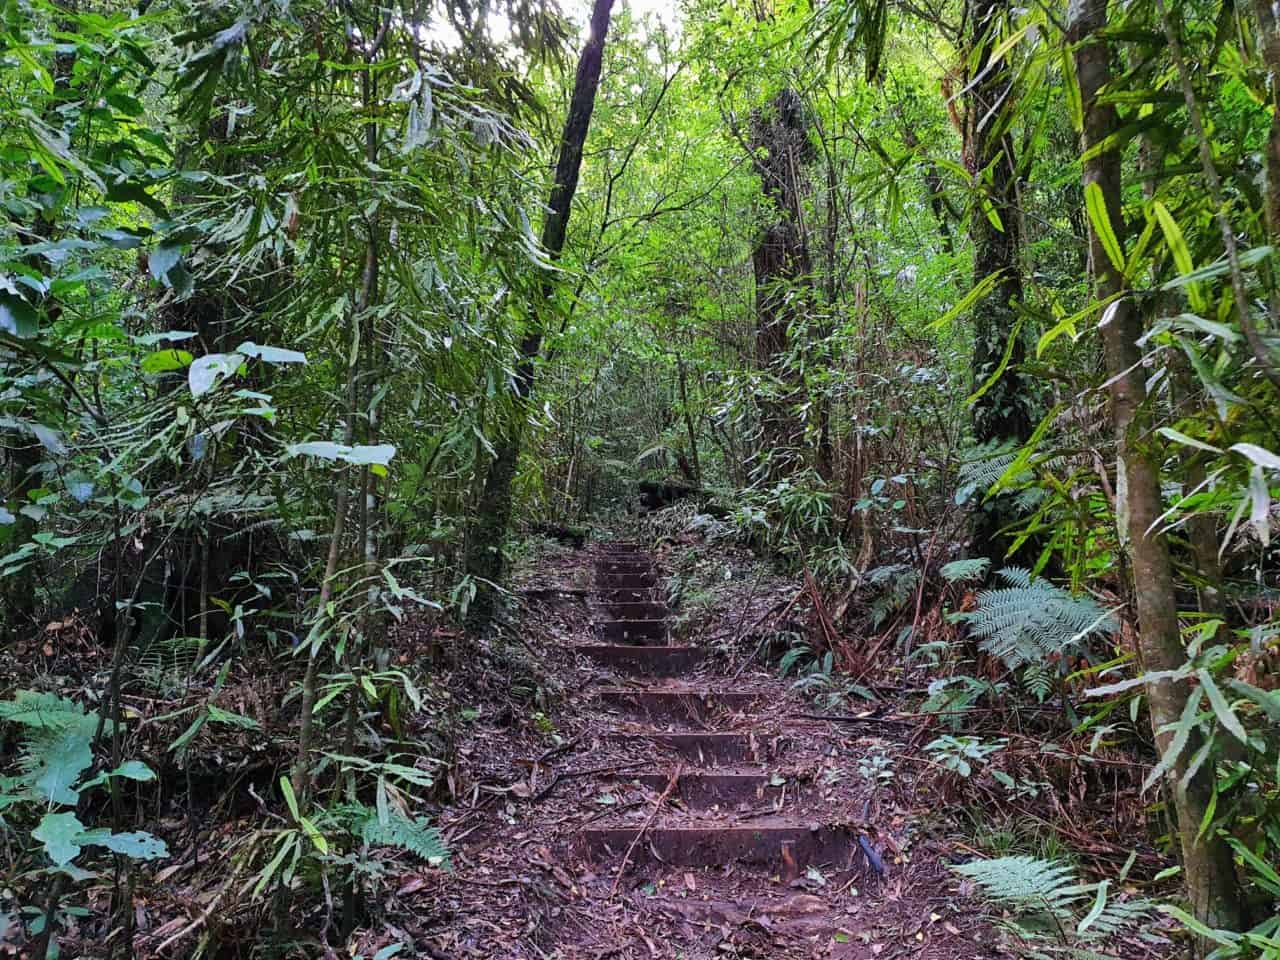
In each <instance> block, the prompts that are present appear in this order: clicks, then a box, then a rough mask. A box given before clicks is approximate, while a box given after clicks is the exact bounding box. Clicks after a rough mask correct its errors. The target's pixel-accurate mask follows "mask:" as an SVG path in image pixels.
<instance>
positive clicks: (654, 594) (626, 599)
mask: <svg viewBox="0 0 1280 960" xmlns="http://www.w3.org/2000/svg"><path fill="white" fill-rule="evenodd" d="M596 597H597V598H598V599H599V600H600V602H601V603H603V604H611V603H657V602H659V601H660V600H661V599H662V595H661V592H660V591H659V590H657V589H656V588H654V587H603V588H599V589H597V590H596Z"/></svg>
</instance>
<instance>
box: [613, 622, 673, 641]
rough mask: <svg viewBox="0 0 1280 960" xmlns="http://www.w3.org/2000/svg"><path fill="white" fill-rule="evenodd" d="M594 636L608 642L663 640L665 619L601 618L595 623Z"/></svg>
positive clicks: (665, 634) (665, 626)
mask: <svg viewBox="0 0 1280 960" xmlns="http://www.w3.org/2000/svg"><path fill="white" fill-rule="evenodd" d="M595 630H596V636H598V637H600V638H601V639H602V640H607V641H609V642H610V643H653V642H655V641H658V640H665V639H666V636H667V622H666V621H665V620H602V621H600V622H599V623H597V624H596V625H595Z"/></svg>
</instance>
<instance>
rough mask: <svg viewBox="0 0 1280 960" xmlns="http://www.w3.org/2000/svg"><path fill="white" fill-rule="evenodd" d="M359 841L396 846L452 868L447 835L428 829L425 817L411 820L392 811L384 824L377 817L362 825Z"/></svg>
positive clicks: (380, 845) (438, 864)
mask: <svg viewBox="0 0 1280 960" xmlns="http://www.w3.org/2000/svg"><path fill="white" fill-rule="evenodd" d="M360 838H361V839H362V840H364V842H365V843H367V844H369V845H370V846H379V847H395V848H396V849H398V850H405V851H407V852H409V853H412V854H413V855H414V856H416V857H421V858H422V859H423V860H426V861H427V862H428V863H430V864H432V865H434V866H442V867H444V868H445V869H448V868H449V848H448V846H447V845H446V844H445V842H444V836H443V835H442V834H441V833H440V831H439V830H438V829H436V828H435V827H432V826H428V821H427V818H426V817H418V818H417V819H416V820H411V819H410V818H409V817H407V816H405V815H404V814H402V813H399V812H398V811H395V810H390V811H388V814H387V818H386V821H385V822H384V821H382V820H379V819H378V816H377V814H374V815H373V816H371V817H369V818H368V819H367V820H365V821H364V823H363V824H362V825H361V828H360Z"/></svg>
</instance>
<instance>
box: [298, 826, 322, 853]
mask: <svg viewBox="0 0 1280 960" xmlns="http://www.w3.org/2000/svg"><path fill="white" fill-rule="evenodd" d="M298 824H299V826H301V827H302V829H303V831H304V832H305V833H306V835H307V837H308V838H310V840H311V843H312V844H313V845H314V846H315V848H316V849H317V850H319V851H320V852H321V853H323V854H327V853H328V852H329V841H328V840H326V839H325V838H324V834H323V833H321V832H320V828H319V827H317V826H316V825H315V824H314V823H312V822H311V821H310V820H308V819H307V818H306V817H299V818H298Z"/></svg>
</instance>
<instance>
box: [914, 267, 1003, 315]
mask: <svg viewBox="0 0 1280 960" xmlns="http://www.w3.org/2000/svg"><path fill="white" fill-rule="evenodd" d="M1003 277H1004V271H1002V270H997V271H996V272H995V273H992V274H990V275H989V276H986V277H983V278H982V280H980V281H979V282H978V284H977V285H976V286H975V287H974V288H973V289H972V290H970V291H969V292H968V293H966V294H965V295H964V296H963V297H962V298H961V299H960V302H959V303H957V304H956V305H955V306H954V307H952V308H951V309H950V310H948V311H947V312H946V313H944V314H943V315H942V316H940V317H939V318H938V319H937V320H934V321H933V322H932V323H931V324H929V329H930V330H938V329H940V328H942V327H945V326H946V325H947V324H948V323H950V322H951V321H952V320H954V319H955V318H956V317H958V316H960V315H961V314H962V313H964V312H965V311H966V310H968V309H969V308H970V307H972V306H973V305H974V304H975V303H977V302H978V301H979V300H981V299H982V298H983V297H985V296H986V295H987V294H989V293H990V292H991V291H992V290H994V289H995V286H996V284H998V283H999V282H1000V281H1001V280H1002V279H1003Z"/></svg>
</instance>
